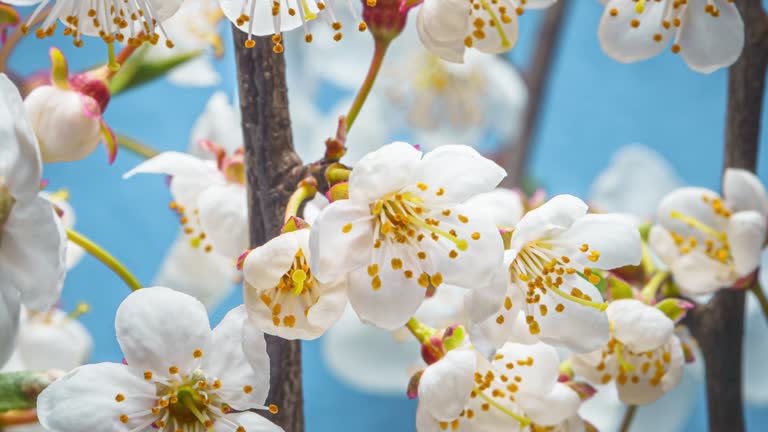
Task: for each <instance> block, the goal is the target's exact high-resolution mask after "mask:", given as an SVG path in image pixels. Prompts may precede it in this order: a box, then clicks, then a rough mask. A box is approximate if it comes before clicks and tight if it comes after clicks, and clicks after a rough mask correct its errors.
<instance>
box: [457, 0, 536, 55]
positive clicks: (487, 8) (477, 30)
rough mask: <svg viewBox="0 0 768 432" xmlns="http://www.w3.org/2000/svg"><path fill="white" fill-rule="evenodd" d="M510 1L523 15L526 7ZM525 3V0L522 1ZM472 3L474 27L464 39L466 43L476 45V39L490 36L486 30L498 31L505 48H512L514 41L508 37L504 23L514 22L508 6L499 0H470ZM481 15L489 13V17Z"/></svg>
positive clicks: (519, 13) (513, 0) (515, 10)
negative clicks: (498, 0)
mask: <svg viewBox="0 0 768 432" xmlns="http://www.w3.org/2000/svg"><path fill="white" fill-rule="evenodd" d="M510 3H511V4H512V6H513V7H514V11H512V13H515V14H517V15H522V14H523V12H524V9H523V7H522V6H521V5H519V4H518V2H517V1H515V0H510ZM520 3H521V4H525V0H523V1H521V2H520ZM469 4H470V7H471V9H470V16H474V17H475V19H474V20H473V21H472V28H474V30H471V32H470V34H469V35H467V37H466V38H465V39H464V45H465V46H466V47H468V48H471V47H472V46H473V45H474V40H484V39H485V38H487V37H488V35H487V34H486V33H485V32H486V30H489V31H492V32H497V33H498V38H499V40H500V41H501V46H502V47H504V48H507V49H509V48H512V42H510V40H509V38H508V37H507V34H506V31H505V29H504V25H506V24H509V23H511V22H512V17H511V16H509V15H508V13H509V11H508V10H507V6H506V5H504V4H501V2H497V1H490V2H489V1H488V0H469ZM479 15H487V18H483V17H481V16H479ZM488 28H490V29H488Z"/></svg>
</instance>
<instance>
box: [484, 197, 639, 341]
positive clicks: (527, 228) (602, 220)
mask: <svg viewBox="0 0 768 432" xmlns="http://www.w3.org/2000/svg"><path fill="white" fill-rule="evenodd" d="M640 257H641V243H640V233H639V232H638V230H637V228H635V227H634V225H633V224H632V222H631V221H629V220H628V219H626V218H624V217H622V216H619V215H616V214H587V205H586V204H585V203H584V202H583V201H581V200H580V199H578V198H576V197H574V196H571V195H558V196H555V197H554V198H552V199H550V200H549V201H548V202H547V203H545V204H544V205H542V206H541V207H539V208H536V209H534V210H531V211H530V212H528V213H526V214H525V216H523V218H522V219H521V220H520V222H518V223H517V225H516V227H515V230H514V232H513V234H512V238H511V242H510V248H509V250H507V251H506V252H505V258H504V265H505V266H506V268H507V269H508V272H509V284H508V289H507V296H506V298H505V299H504V303H503V307H502V308H501V309H499V313H498V315H496V316H495V318H494V321H495V323H496V324H497V325H500V326H508V325H510V321H511V323H512V324H511V325H514V323H515V321H516V320H517V311H518V310H519V309H518V308H522V311H523V313H524V314H525V320H526V325H527V326H528V331H529V332H530V334H531V335H534V336H536V337H537V338H538V339H540V340H541V341H544V342H547V343H552V344H557V345H562V346H564V347H567V348H569V349H571V350H573V351H576V352H588V351H592V350H594V349H597V348H598V347H600V346H603V345H604V344H605V343H606V342H607V341H608V333H609V332H608V318H607V317H606V315H605V308H606V307H607V303H605V302H603V301H602V296H601V294H600V291H599V290H598V289H597V287H596V286H595V285H596V284H597V283H599V282H600V277H599V276H598V275H597V274H596V273H593V272H592V270H593V269H596V270H609V269H614V268H618V267H623V266H627V265H637V264H639V263H640ZM474 321H475V322H476V323H479V322H481V321H479V320H477V318H474Z"/></svg>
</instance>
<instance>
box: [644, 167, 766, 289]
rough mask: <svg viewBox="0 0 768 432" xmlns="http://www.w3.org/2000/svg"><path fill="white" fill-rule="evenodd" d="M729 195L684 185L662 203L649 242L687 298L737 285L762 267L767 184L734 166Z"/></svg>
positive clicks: (726, 178)
mask: <svg viewBox="0 0 768 432" xmlns="http://www.w3.org/2000/svg"><path fill="white" fill-rule="evenodd" d="M723 195H724V196H723V197H721V196H720V195H719V194H718V193H716V192H714V191H711V190H709V189H704V188H698V187H684V188H680V189H677V190H675V191H674V192H672V193H670V194H669V195H667V196H666V197H665V198H664V199H663V200H662V201H661V203H660V204H659V207H658V210H657V214H656V216H657V220H658V224H657V225H655V226H654V227H653V228H652V229H651V232H650V237H649V244H650V246H651V247H652V248H653V250H654V252H656V254H657V255H658V257H659V258H660V259H661V260H662V261H663V262H664V263H665V264H666V265H667V266H668V267H669V269H670V271H671V272H672V274H673V276H674V278H675V282H676V283H677V285H678V286H679V287H680V290H681V291H682V292H683V294H686V295H701V294H709V293H712V292H714V291H716V290H718V289H720V288H724V287H729V286H733V285H734V284H736V283H737V282H739V280H740V279H742V278H744V277H746V276H748V275H750V274H752V273H753V272H754V271H755V270H756V269H757V268H758V266H759V264H760V255H761V251H762V250H763V245H764V241H765V237H766V216H768V194H766V190H765V188H764V186H763V185H762V183H761V182H760V179H758V178H757V177H756V176H755V175H754V174H752V173H750V172H748V171H746V170H741V169H732V168H731V169H728V170H726V172H725V176H724V178H723Z"/></svg>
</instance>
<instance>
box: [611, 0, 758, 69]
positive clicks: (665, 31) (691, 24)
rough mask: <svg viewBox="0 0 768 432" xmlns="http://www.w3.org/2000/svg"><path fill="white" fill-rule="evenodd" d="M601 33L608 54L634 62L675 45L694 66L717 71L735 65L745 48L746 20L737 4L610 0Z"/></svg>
mask: <svg viewBox="0 0 768 432" xmlns="http://www.w3.org/2000/svg"><path fill="white" fill-rule="evenodd" d="M604 3H606V4H605V12H603V17H602V20H601V21H600V30H599V32H598V35H599V38H600V45H601V46H602V47H603V51H605V52H606V54H608V55H609V56H611V57H612V58H614V59H616V60H618V61H620V62H623V63H631V62H636V61H640V60H645V59H648V58H650V57H653V56H655V55H658V54H659V53H661V51H663V50H664V48H665V47H666V46H668V45H669V43H670V42H672V52H673V53H676V54H677V53H679V54H680V55H681V56H682V57H683V60H685V62H686V63H687V64H688V66H689V67H690V68H691V69H693V70H695V71H697V72H701V73H711V72H714V71H715V70H717V69H720V68H723V67H728V66H730V65H732V64H733V63H734V62H735V61H736V60H737V59H738V58H739V56H740V55H741V51H742V49H743V48H744V22H743V21H742V19H741V15H740V14H739V10H738V9H737V8H736V3H734V2H733V1H731V0H688V1H683V2H680V1H677V0H609V1H607V2H605V1H604Z"/></svg>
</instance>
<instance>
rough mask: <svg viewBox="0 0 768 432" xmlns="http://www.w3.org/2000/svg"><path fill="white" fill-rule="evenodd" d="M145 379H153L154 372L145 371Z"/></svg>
mask: <svg viewBox="0 0 768 432" xmlns="http://www.w3.org/2000/svg"><path fill="white" fill-rule="evenodd" d="M144 379H145V380H147V381H149V380H151V379H152V372H150V371H145V372H144Z"/></svg>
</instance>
